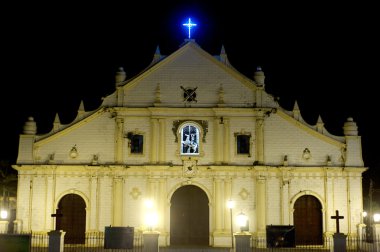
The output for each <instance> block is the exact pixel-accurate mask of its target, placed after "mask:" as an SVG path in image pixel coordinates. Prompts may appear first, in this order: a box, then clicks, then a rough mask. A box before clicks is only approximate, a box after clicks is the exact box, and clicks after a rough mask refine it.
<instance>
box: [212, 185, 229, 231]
mask: <svg viewBox="0 0 380 252" xmlns="http://www.w3.org/2000/svg"><path fill="white" fill-rule="evenodd" d="M214 186H215V190H214V194H215V207H214V212H215V231H216V232H221V231H222V222H223V217H222V216H223V215H222V213H223V210H225V208H226V203H224V204H223V203H222V201H223V197H222V192H221V191H222V186H221V180H220V179H215V180H214ZM223 207H224V208H223Z"/></svg>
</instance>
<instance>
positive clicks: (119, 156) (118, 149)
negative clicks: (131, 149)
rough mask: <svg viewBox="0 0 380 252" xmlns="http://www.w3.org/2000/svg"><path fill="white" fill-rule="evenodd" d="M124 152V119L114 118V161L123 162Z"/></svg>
mask: <svg viewBox="0 0 380 252" xmlns="http://www.w3.org/2000/svg"><path fill="white" fill-rule="evenodd" d="M123 154H124V119H123V118H120V117H117V118H116V130H115V161H116V163H118V164H121V163H123Z"/></svg>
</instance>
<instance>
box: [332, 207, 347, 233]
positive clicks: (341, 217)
mask: <svg viewBox="0 0 380 252" xmlns="http://www.w3.org/2000/svg"><path fill="white" fill-rule="evenodd" d="M331 219H335V221H336V233H340V232H339V220H340V219H344V217H343V216H339V211H338V210H335V215H333V216H331Z"/></svg>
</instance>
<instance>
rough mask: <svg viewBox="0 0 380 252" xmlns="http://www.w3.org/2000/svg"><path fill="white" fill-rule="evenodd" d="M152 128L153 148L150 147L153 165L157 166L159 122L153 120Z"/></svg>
mask: <svg viewBox="0 0 380 252" xmlns="http://www.w3.org/2000/svg"><path fill="white" fill-rule="evenodd" d="M151 127H152V130H151V132H152V135H151V139H152V140H151V146H150V152H151V160H150V161H151V163H153V164H156V163H157V161H158V160H157V158H158V157H157V153H158V149H159V148H158V147H159V146H158V121H157V119H151Z"/></svg>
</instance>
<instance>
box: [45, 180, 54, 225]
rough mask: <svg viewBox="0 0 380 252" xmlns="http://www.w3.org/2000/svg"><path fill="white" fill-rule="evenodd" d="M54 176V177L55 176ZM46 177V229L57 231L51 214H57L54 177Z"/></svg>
mask: <svg viewBox="0 0 380 252" xmlns="http://www.w3.org/2000/svg"><path fill="white" fill-rule="evenodd" d="M53 176H54V175H53ZM53 176H46V177H45V192H46V208H45V229H47V230H51V229H55V227H54V221H53V218H51V217H50V215H51V214H53V213H55V209H54V194H55V193H54V177H53Z"/></svg>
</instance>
